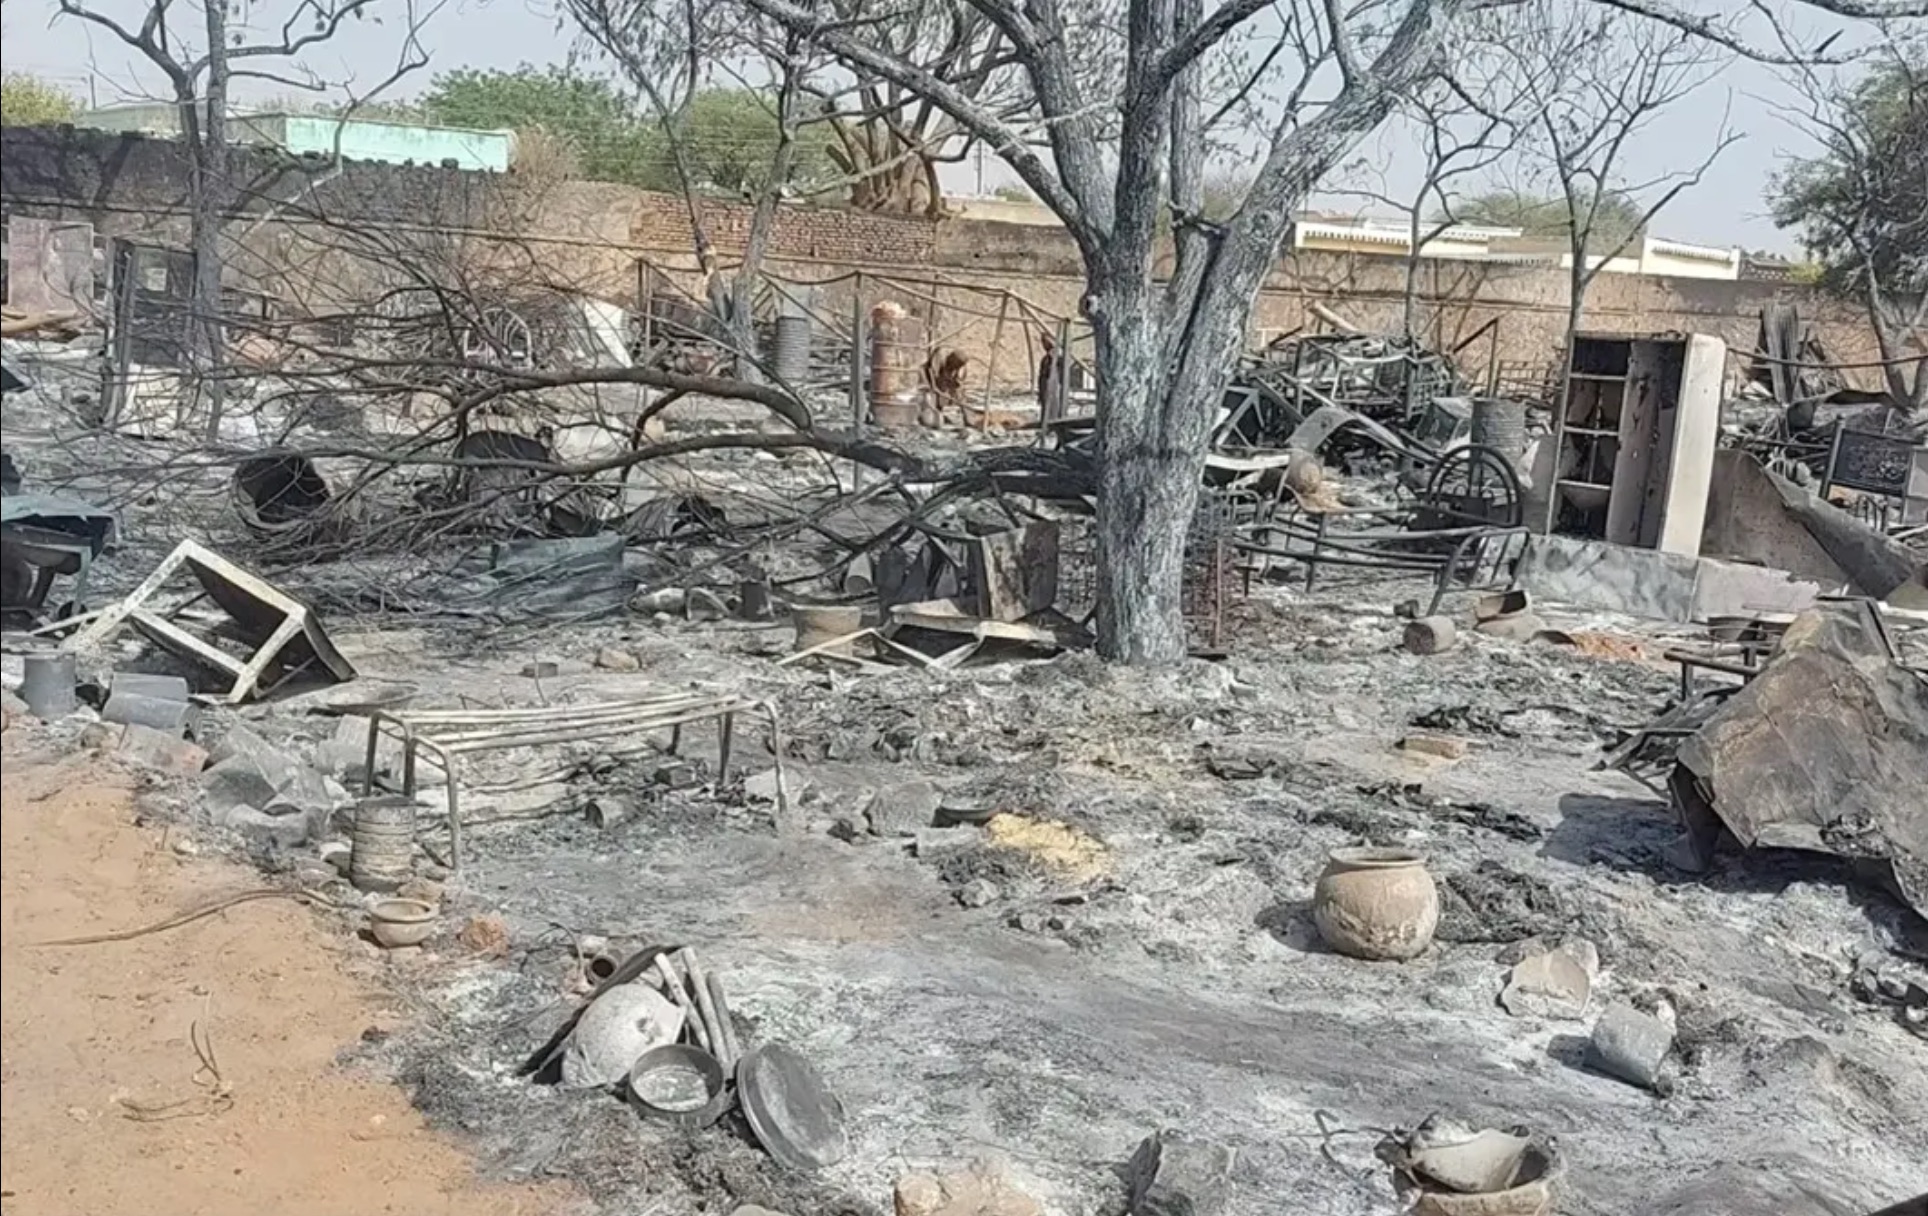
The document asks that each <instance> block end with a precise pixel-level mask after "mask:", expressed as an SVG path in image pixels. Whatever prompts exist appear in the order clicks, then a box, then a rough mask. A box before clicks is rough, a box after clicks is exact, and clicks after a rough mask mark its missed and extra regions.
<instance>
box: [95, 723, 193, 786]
mask: <svg viewBox="0 0 1928 1216" xmlns="http://www.w3.org/2000/svg"><path fill="white" fill-rule="evenodd" d="M117 750H118V751H119V753H120V754H121V755H123V756H126V757H127V758H128V759H130V760H132V761H134V762H135V763H136V764H140V765H142V766H144V767H146V768H151V769H154V770H155V771H157V772H162V773H167V774H169V775H171V776H176V777H192V776H195V775H196V774H198V773H199V772H200V771H201V769H202V766H204V765H205V764H207V762H208V754H207V752H206V751H205V750H203V749H202V748H201V747H200V746H198V745H197V744H194V743H190V742H189V741H187V740H186V739H183V738H180V737H179V736H177V735H170V734H168V733H167V732H166V731H159V730H155V729H154V728H153V727H151V726H129V727H127V729H126V731H125V732H124V733H123V734H122V735H121V738H120V745H119V747H118V748H117Z"/></svg>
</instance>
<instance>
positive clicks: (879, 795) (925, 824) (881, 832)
mask: <svg viewBox="0 0 1928 1216" xmlns="http://www.w3.org/2000/svg"><path fill="white" fill-rule="evenodd" d="M942 804H943V795H941V794H939V793H938V791H937V787H936V786H934V785H932V784H931V783H930V782H928V781H904V782H899V783H898V784H896V785H890V786H885V787H884V788H883V789H880V790H878V791H876V792H875V793H873V794H872V795H871V796H870V805H869V806H867V807H865V808H864V818H865V819H866V820H867V821H868V822H869V825H870V834H871V835H872V836H884V837H893V836H915V835H917V833H919V832H921V831H923V830H924V829H925V828H929V827H931V826H933V825H935V824H936V822H937V810H938V807H940V806H941V805H942Z"/></svg>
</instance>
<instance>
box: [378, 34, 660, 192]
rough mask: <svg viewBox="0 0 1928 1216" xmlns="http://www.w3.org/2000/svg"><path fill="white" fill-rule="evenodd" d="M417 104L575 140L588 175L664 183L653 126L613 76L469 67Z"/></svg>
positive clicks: (476, 121)
mask: <svg viewBox="0 0 1928 1216" xmlns="http://www.w3.org/2000/svg"><path fill="white" fill-rule="evenodd" d="M411 108H419V111H420V114H421V116H422V117H424V118H426V119H427V120H428V121H430V122H436V123H441V124H442V125H444V126H450V127H479V128H484V129H503V128H507V129H509V130H515V131H531V130H540V131H541V132H543V134H544V135H546V136H548V137H549V138H551V139H555V140H559V141H561V142H563V143H564V144H566V145H567V146H568V148H569V150H570V151H571V152H572V153H573V154H574V158H575V162H576V164H577V165H578V166H579V167H580V169H581V172H582V174H583V176H585V177H589V178H594V179H596V180H598V181H614V182H629V183H631V184H633V185H639V186H657V185H661V183H660V182H659V181H655V180H653V179H652V178H651V176H650V171H651V166H652V160H653V157H652V154H651V152H652V149H651V142H650V131H649V127H648V124H646V123H644V122H643V121H642V120H641V119H640V118H638V117H637V115H636V112H635V110H634V109H633V108H632V107H631V106H630V104H629V102H628V101H627V100H626V99H625V98H624V97H623V96H622V95H621V94H620V93H618V92H617V91H616V90H615V88H614V87H612V86H611V85H610V84H609V82H608V81H604V80H597V79H595V78H593V77H588V76H579V75H577V74H575V73H573V72H571V71H569V70H567V69H565V68H560V67H554V66H551V67H546V68H537V67H531V66H529V65H527V64H525V65H523V66H522V67H519V68H517V69H515V70H514V71H512V72H504V71H499V70H491V71H475V70H472V69H466V68H465V69H463V70H461V71H455V72H443V73H441V74H439V75H437V76H436V77H435V79H434V80H432V81H430V82H429V88H428V92H427V93H425V94H423V96H422V97H421V99H420V100H419V102H417V103H415V106H414V107H411ZM357 113H358V114H359V113H362V112H361V111H358V112H357ZM397 113H398V111H397V110H391V111H389V112H387V113H381V114H376V113H368V114H366V115H365V116H366V117H370V118H376V117H390V116H391V115H392V114H397Z"/></svg>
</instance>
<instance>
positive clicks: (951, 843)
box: [911, 827, 984, 861]
mask: <svg viewBox="0 0 1928 1216" xmlns="http://www.w3.org/2000/svg"><path fill="white" fill-rule="evenodd" d="M983 841H984V833H982V832H981V831H979V830H978V829H977V828H973V827H961V828H925V829H924V830H923V831H921V832H919V833H917V839H916V842H915V843H914V844H913V845H912V848H911V851H912V852H914V853H915V854H916V855H917V856H918V857H919V858H921V859H923V860H925V861H929V860H930V859H932V858H934V857H943V856H945V855H946V854H949V853H961V852H963V851H964V850H965V849H974V848H976V847H977V846H978V845H980V844H982V843H983Z"/></svg>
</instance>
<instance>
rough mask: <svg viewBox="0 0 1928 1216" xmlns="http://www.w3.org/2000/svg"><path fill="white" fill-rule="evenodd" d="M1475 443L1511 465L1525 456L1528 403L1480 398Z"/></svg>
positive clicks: (1475, 406)
mask: <svg viewBox="0 0 1928 1216" xmlns="http://www.w3.org/2000/svg"><path fill="white" fill-rule="evenodd" d="M1473 442H1474V443H1476V444H1478V445H1479V446H1480V447H1483V448H1492V449H1493V450H1494V451H1496V452H1498V453H1500V454H1501V455H1502V456H1505V457H1506V458H1507V459H1508V460H1509V461H1517V460H1519V458H1520V457H1521V455H1523V454H1524V453H1525V452H1526V402H1524V401H1514V400H1510V399H1509V398H1506V397H1481V398H1479V399H1478V400H1476V401H1474V402H1473Z"/></svg>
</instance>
